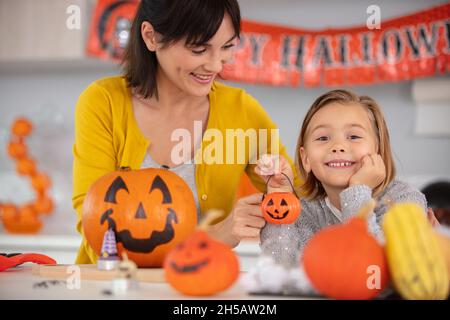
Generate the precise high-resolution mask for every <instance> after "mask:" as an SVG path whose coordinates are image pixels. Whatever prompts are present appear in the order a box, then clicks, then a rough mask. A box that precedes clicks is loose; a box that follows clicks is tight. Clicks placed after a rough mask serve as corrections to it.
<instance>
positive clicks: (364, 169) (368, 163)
mask: <svg viewBox="0 0 450 320" xmlns="http://www.w3.org/2000/svg"><path fill="white" fill-rule="evenodd" d="M385 178H386V167H385V165H384V162H383V159H382V158H381V156H380V155H379V154H372V155H366V156H364V157H363V158H362V160H361V168H360V169H359V170H358V171H356V172H355V174H354V175H353V176H352V177H351V178H350V181H349V185H350V186H354V185H358V184H365V185H367V186H369V187H370V188H371V189H372V190H373V189H375V188H376V187H378V186H379V185H380V184H381V183H383V181H384V179H385Z"/></svg>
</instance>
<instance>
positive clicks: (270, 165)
mask: <svg viewBox="0 0 450 320" xmlns="http://www.w3.org/2000/svg"><path fill="white" fill-rule="evenodd" d="M255 172H256V173H257V174H258V175H259V176H260V177H261V178H262V179H263V180H264V182H265V183H267V181H268V180H269V178H270V176H272V175H273V177H272V178H270V181H269V184H268V185H267V193H270V192H274V191H288V192H292V191H293V190H292V186H291V183H293V181H294V173H293V172H292V168H291V166H290V164H289V162H288V161H287V160H286V159H285V158H284V157H283V156H282V155H274V154H272V155H270V154H264V155H263V156H262V157H261V159H259V160H258V161H257V165H256V167H255ZM282 173H284V174H285V175H286V176H287V177H289V179H290V181H289V180H288V178H287V177H286V176H285V175H284V174H282Z"/></svg>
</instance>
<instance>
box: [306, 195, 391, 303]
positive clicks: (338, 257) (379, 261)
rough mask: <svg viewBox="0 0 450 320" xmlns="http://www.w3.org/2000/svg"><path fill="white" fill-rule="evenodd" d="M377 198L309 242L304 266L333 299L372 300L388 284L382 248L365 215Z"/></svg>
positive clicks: (311, 277) (316, 283) (319, 233)
mask: <svg viewBox="0 0 450 320" xmlns="http://www.w3.org/2000/svg"><path fill="white" fill-rule="evenodd" d="M374 207H375V201H374V200H372V201H371V202H370V203H368V204H367V205H366V206H364V207H363V208H362V210H361V212H360V214H359V216H356V217H354V218H352V219H350V220H349V221H348V222H346V223H344V224H342V225H335V226H330V227H328V228H325V229H323V230H321V231H319V232H318V233H317V234H315V235H314V236H313V238H311V240H310V241H309V242H308V244H307V245H306V247H305V249H304V252H303V256H302V258H301V259H302V261H301V263H303V267H304V269H305V272H306V274H307V276H308V278H309V279H310V280H311V283H312V284H313V286H314V287H315V288H316V289H317V290H318V291H319V292H320V293H322V294H323V295H325V296H327V297H330V298H333V299H352V300H356V299H358V300H360V299H372V298H374V297H376V296H377V295H378V294H379V293H380V292H381V291H382V290H383V289H384V288H385V287H386V285H387V283H388V281H389V273H388V266H387V260H386V256H385V252H384V249H383V247H382V246H381V245H380V244H379V243H378V242H377V240H376V239H375V238H374V237H373V236H372V235H370V234H369V233H368V230H367V221H366V216H367V215H368V214H369V213H370V212H372V211H373V208H374Z"/></svg>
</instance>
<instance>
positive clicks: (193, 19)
mask: <svg viewBox="0 0 450 320" xmlns="http://www.w3.org/2000/svg"><path fill="white" fill-rule="evenodd" d="M225 13H228V15H229V16H230V17H231V21H232V24H233V27H234V31H235V33H236V36H237V37H239V34H240V23H241V16H240V10H239V4H238V2H237V0H142V1H141V3H140V4H139V7H138V9H137V12H136V16H135V18H134V20H133V24H132V26H131V30H130V37H129V40H128V44H127V47H126V49H125V55H124V58H123V61H122V64H123V67H124V76H125V79H126V81H127V84H128V86H129V87H133V88H135V89H136V90H137V93H138V94H140V95H142V96H144V97H145V98H147V97H151V96H153V95H155V96H156V97H158V92H157V86H156V70H157V65H158V62H157V60H156V54H155V53H154V52H151V51H149V50H148V49H147V47H146V45H145V43H144V40H143V39H142V35H141V25H142V23H143V22H144V21H148V22H150V24H151V25H152V26H153V28H154V29H155V31H156V32H157V33H159V34H160V35H161V40H160V42H161V43H163V44H164V45H170V44H172V43H173V42H176V41H178V40H181V39H183V38H185V39H186V45H202V44H205V43H206V42H208V41H209V40H210V39H211V38H212V37H213V36H214V35H215V34H216V32H217V30H218V29H219V27H220V25H221V24H222V20H223V17H224V16H225Z"/></svg>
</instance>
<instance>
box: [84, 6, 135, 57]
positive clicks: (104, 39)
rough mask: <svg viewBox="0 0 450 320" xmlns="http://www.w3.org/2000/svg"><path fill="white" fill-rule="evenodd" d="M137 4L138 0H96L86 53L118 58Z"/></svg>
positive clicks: (121, 53)
mask: <svg viewBox="0 0 450 320" xmlns="http://www.w3.org/2000/svg"><path fill="white" fill-rule="evenodd" d="M138 4H139V1H138V0H128V1H117V0H99V1H97V6H96V8H95V11H94V15H93V19H92V22H91V27H90V31H89V39H88V45H87V54H88V55H91V56H97V57H100V58H103V59H113V60H120V59H121V58H122V55H123V53H124V50H125V46H126V44H127V42H128V34H129V31H130V28H131V23H132V21H133V18H134V15H135V13H136V9H137V5H138Z"/></svg>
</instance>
